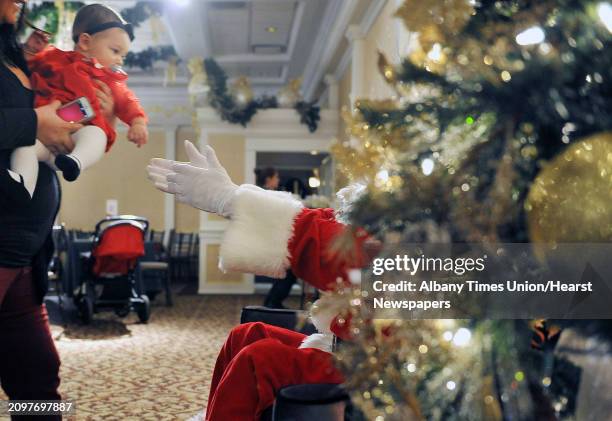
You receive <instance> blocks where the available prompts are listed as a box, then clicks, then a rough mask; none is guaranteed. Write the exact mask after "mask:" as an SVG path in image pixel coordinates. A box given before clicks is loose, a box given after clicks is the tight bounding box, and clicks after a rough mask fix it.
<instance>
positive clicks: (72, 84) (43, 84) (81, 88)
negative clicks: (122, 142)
mask: <svg viewBox="0 0 612 421" xmlns="http://www.w3.org/2000/svg"><path fill="white" fill-rule="evenodd" d="M29 67H30V70H31V72H32V76H31V82H32V89H34V91H35V92H36V99H35V104H36V107H40V106H43V105H47V104H49V103H50V102H52V101H54V100H56V99H57V100H59V101H60V102H61V103H62V104H66V103H68V102H70V101H74V100H75V99H77V98H80V97H82V96H84V97H86V98H87V99H88V100H89V102H90V103H91V106H92V107H93V109H94V112H95V113H96V115H95V117H94V118H93V120H91V121H90V122H89V124H92V125H94V126H98V127H100V128H101V129H102V130H104V133H105V134H106V138H107V144H106V151H107V152H108V150H109V149H110V147H111V146H112V145H113V143H114V142H115V138H116V137H117V133H116V132H115V128H114V127H113V124H112V123H111V122H110V121H108V120H107V119H106V117H105V116H104V113H103V112H102V108H101V106H100V101H99V100H98V97H97V96H96V90H97V89H98V86H97V85H96V84H95V83H94V80H100V81H102V82H104V83H106V84H107V85H108V87H109V88H110V90H111V92H112V95H113V100H114V102H115V110H114V112H115V115H116V116H117V117H119V119H121V121H123V122H124V123H126V124H131V122H132V120H134V119H135V118H136V117H145V118H146V115H145V112H144V110H143V109H142V107H141V106H140V102H139V101H138V98H136V95H134V93H133V92H132V91H130V90H129V88H128V87H127V85H126V81H127V78H128V77H127V74H126V73H125V72H123V71H114V70H111V69H109V68H105V67H103V66H102V65H101V64H100V63H98V62H97V60H96V59H93V58H88V57H85V56H84V55H83V54H81V53H78V52H76V51H62V50H59V49H57V48H55V47H52V46H50V47H47V48H46V49H45V50H43V51H41V52H40V53H38V54H36V56H34V58H33V59H32V60H31V61H30V62H29Z"/></svg>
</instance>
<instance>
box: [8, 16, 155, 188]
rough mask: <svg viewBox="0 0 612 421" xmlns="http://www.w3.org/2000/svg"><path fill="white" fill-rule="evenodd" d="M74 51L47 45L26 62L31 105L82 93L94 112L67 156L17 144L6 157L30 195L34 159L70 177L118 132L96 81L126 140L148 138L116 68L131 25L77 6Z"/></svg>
mask: <svg viewBox="0 0 612 421" xmlns="http://www.w3.org/2000/svg"><path fill="white" fill-rule="evenodd" d="M72 36H73V39H74V43H75V47H74V51H61V50H59V49H57V48H55V47H52V46H50V47H48V48H46V49H45V50H43V51H42V52H40V53H38V54H36V56H34V57H33V58H32V59H31V60H30V61H29V66H30V70H31V72H32V76H31V81H32V88H33V89H34V91H35V93H36V99H35V102H36V107H39V106H42V105H46V104H48V103H50V102H52V101H54V100H59V101H60V102H62V103H63V104H65V103H67V102H70V101H72V100H75V99H77V98H80V97H83V96H84V97H86V98H87V99H88V100H89V102H90V103H91V105H92V108H93V110H94V112H95V116H94V118H93V119H92V120H90V121H89V122H88V125H86V126H85V127H83V128H82V129H80V130H78V131H77V132H75V133H74V134H73V135H72V138H73V140H74V142H75V148H74V150H73V151H72V153H70V154H68V155H57V156H54V155H53V154H52V153H51V152H50V151H49V150H48V149H47V148H46V147H45V146H44V145H43V144H42V143H40V142H39V141H36V143H35V145H34V146H30V147H24V148H18V149H16V150H15V151H14V152H13V155H12V157H11V169H12V170H13V171H15V172H17V173H19V174H20V175H21V176H22V177H23V183H24V186H25V188H26V189H27V190H28V192H29V193H30V196H32V194H33V192H34V188H35V186H36V180H37V178H38V161H45V162H47V163H49V164H51V165H52V166H53V164H54V165H55V166H56V167H57V168H58V169H59V170H61V171H62V172H63V175H64V178H65V179H66V180H68V181H74V180H75V179H76V178H77V177H78V176H79V174H80V172H81V171H82V170H84V169H85V168H87V167H89V166H91V165H93V164H95V163H96V162H97V161H99V160H100V159H101V158H102V156H103V155H104V152H105V151H108V150H109V149H110V147H111V146H112V144H113V143H114V141H115V138H116V136H117V133H116V132H115V128H114V124H113V122H112V121H109V120H108V119H107V117H106V116H105V115H104V113H103V111H102V107H101V104H100V101H99V100H98V97H97V96H96V90H97V89H99V88H98V86H97V84H96V80H99V81H102V82H104V83H105V84H106V85H108V87H109V88H110V90H111V92H112V96H113V100H114V104H115V108H114V113H115V115H116V116H117V117H119V119H121V121H123V122H124V123H126V124H128V125H129V126H130V129H129V131H128V139H129V140H130V141H131V142H133V143H135V144H136V145H138V146H139V147H140V146H141V145H144V144H145V143H146V142H147V138H148V131H147V118H146V115H145V112H144V110H143V109H142V107H141V106H140V103H139V102H138V98H136V96H135V95H134V93H133V92H131V91H130V90H129V89H128V87H127V85H126V80H127V74H126V73H125V72H124V71H123V70H121V69H120V66H121V65H122V64H123V59H124V57H125V55H126V54H127V53H128V51H129V48H130V42H131V41H132V40H133V38H134V36H133V32H132V27H131V25H129V24H127V23H126V22H125V21H124V20H123V18H122V17H121V16H120V15H119V14H118V13H117V12H115V11H114V10H113V9H111V8H109V7H107V6H104V5H101V4H90V5H87V6H84V7H82V8H81V9H79V11H78V13H77V15H76V18H75V20H74V24H73V27H72Z"/></svg>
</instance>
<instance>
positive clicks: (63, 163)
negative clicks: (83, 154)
mask: <svg viewBox="0 0 612 421" xmlns="http://www.w3.org/2000/svg"><path fill="white" fill-rule="evenodd" d="M55 166H56V167H57V168H59V170H60V171H61V172H62V174H63V175H64V180H66V181H74V180H76V179H77V178H79V174H81V168H80V166H79V161H78V160H77V159H76V158H74V157H72V156H69V155H58V156H57V157H55Z"/></svg>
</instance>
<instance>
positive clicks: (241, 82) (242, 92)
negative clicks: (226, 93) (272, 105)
mask: <svg viewBox="0 0 612 421" xmlns="http://www.w3.org/2000/svg"><path fill="white" fill-rule="evenodd" d="M230 92H231V94H232V96H233V97H234V99H235V100H236V102H237V103H238V105H239V106H240V107H245V106H247V105H248V104H249V102H251V101H252V100H253V89H252V88H251V83H250V82H249V80H248V79H247V78H246V76H241V77H239V78H238V79H236V81H235V82H234V83H233V84H232V87H231V88H230Z"/></svg>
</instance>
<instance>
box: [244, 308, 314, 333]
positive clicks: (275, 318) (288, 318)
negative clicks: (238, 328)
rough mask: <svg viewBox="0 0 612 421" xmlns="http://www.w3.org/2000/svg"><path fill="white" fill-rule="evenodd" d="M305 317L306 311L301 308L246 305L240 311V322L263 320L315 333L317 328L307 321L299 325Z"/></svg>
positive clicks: (275, 324)
mask: <svg viewBox="0 0 612 421" xmlns="http://www.w3.org/2000/svg"><path fill="white" fill-rule="evenodd" d="M306 317H307V314H306V312H305V311H301V310H291V309H280V308H268V307H263V306H247V307H244V308H243V309H242V312H241V313H240V323H241V324H242V323H249V322H263V323H267V324H269V325H272V326H278V327H283V328H285V329H289V330H295V331H296V332H300V333H303V334H304V335H310V334H312V333H316V331H317V329H316V328H315V327H314V325H313V324H312V323H310V322H308V321H307V322H305V323H303V324H302V325H301V326H299V324H300V319H303V320H305V319H306Z"/></svg>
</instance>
